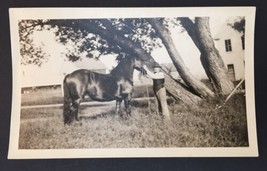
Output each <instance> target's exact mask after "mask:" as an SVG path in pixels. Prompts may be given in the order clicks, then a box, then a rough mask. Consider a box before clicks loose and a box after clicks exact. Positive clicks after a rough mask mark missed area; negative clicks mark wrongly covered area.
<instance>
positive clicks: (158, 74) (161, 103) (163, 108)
mask: <svg viewBox="0 0 267 171" xmlns="http://www.w3.org/2000/svg"><path fill="white" fill-rule="evenodd" d="M144 69H145V70H146V72H147V76H148V77H150V78H152V79H153V90H154V93H155V95H156V99H157V104H158V111H159V113H161V114H162V115H163V116H164V119H168V120H170V113H169V109H168V105H167V97H166V90H165V87H164V82H165V80H164V73H163V72H162V71H161V67H160V66H159V65H155V66H154V67H153V69H154V72H151V71H150V70H149V69H148V68H147V67H146V66H144Z"/></svg>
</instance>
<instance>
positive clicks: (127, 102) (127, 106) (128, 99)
mask: <svg viewBox="0 0 267 171" xmlns="http://www.w3.org/2000/svg"><path fill="white" fill-rule="evenodd" d="M130 102H131V95H130V94H127V96H126V98H124V106H125V110H126V114H127V116H131V106H130Z"/></svg>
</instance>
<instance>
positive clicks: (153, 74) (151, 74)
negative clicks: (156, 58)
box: [143, 65, 164, 79]
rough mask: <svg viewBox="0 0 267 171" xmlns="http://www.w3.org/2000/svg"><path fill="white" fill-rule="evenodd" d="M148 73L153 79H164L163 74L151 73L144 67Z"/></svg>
mask: <svg viewBox="0 0 267 171" xmlns="http://www.w3.org/2000/svg"><path fill="white" fill-rule="evenodd" d="M143 68H144V69H145V70H146V72H147V75H148V76H149V77H150V78H152V79H164V74H163V73H162V72H158V73H153V72H151V71H150V70H149V69H148V68H147V67H146V66H145V65H144V67H143Z"/></svg>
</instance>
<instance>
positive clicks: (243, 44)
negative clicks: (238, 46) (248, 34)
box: [241, 35, 245, 50]
mask: <svg viewBox="0 0 267 171" xmlns="http://www.w3.org/2000/svg"><path fill="white" fill-rule="evenodd" d="M241 41H242V49H243V50H244V49H245V36H244V35H243V36H241Z"/></svg>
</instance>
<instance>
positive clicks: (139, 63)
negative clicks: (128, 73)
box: [132, 58, 147, 75]
mask: <svg viewBox="0 0 267 171" xmlns="http://www.w3.org/2000/svg"><path fill="white" fill-rule="evenodd" d="M132 60H133V68H134V69H136V70H138V71H140V72H141V73H142V74H143V75H146V74H147V73H146V70H145V69H144V68H143V65H144V64H143V62H142V61H141V60H140V59H138V58H133V59H132Z"/></svg>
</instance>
